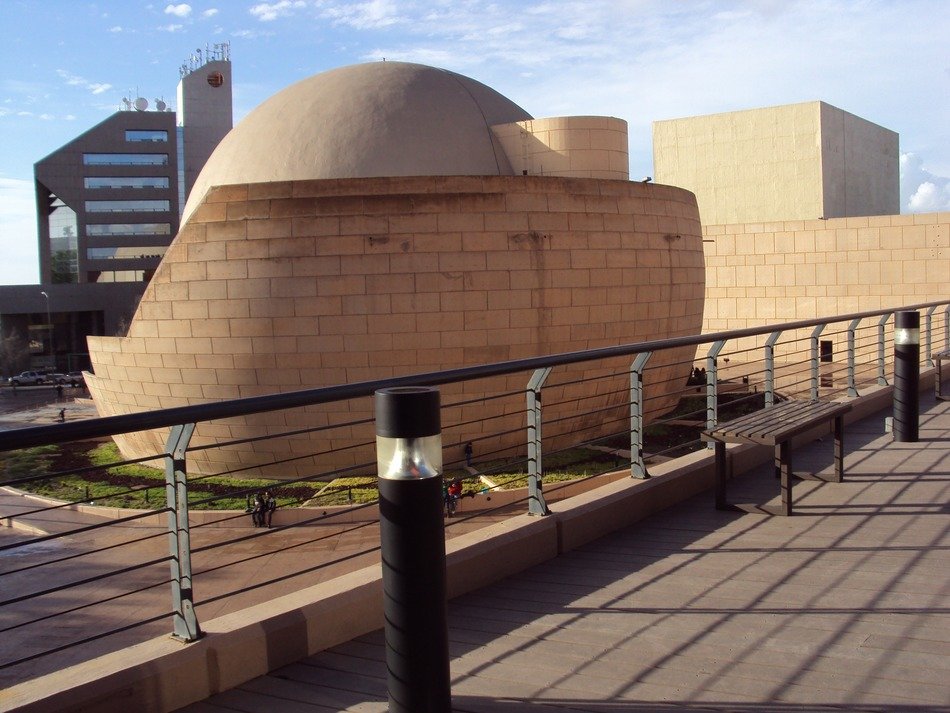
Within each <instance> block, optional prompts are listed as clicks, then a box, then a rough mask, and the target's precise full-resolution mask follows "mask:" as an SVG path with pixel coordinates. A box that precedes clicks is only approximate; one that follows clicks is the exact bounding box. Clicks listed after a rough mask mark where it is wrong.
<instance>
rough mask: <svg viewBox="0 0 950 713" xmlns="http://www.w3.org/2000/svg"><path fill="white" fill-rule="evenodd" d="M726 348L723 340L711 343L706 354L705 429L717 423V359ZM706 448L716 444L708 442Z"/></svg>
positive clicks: (713, 426)
mask: <svg viewBox="0 0 950 713" xmlns="http://www.w3.org/2000/svg"><path fill="white" fill-rule="evenodd" d="M724 346H726V342H725V340H721V341H718V342H713V345H712V346H711V347H709V352H707V354H706V428H707V429H713V428H715V427H716V424H717V423H719V368H718V366H717V361H716V360H717V358H718V357H719V352H721V351H722V348H723V347H724ZM706 447H707V448H710V449H712V448H715V447H716V444H715V443H713V442H709V443H707V444H706Z"/></svg>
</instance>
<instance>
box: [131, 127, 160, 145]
mask: <svg viewBox="0 0 950 713" xmlns="http://www.w3.org/2000/svg"><path fill="white" fill-rule="evenodd" d="M125 140H126V141H158V142H163V141H166V142H167V141H168V132H167V131H160V130H157V129H156V130H153V129H144V130H143V129H126V130H125Z"/></svg>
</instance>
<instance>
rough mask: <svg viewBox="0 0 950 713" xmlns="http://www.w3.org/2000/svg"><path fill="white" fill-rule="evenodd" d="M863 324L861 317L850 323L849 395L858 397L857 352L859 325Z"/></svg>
mask: <svg viewBox="0 0 950 713" xmlns="http://www.w3.org/2000/svg"><path fill="white" fill-rule="evenodd" d="M859 324H861V318H860V317H858V318H857V319H855V320H853V321H852V322H851V324H849V325H848V396H849V397H851V398H857V397H858V396H860V394H859V393H858V368H857V363H858V362H857V359H856V357H855V352H856V350H857V343H858V339H857V333H858V325H859Z"/></svg>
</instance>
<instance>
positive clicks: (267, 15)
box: [248, 0, 307, 22]
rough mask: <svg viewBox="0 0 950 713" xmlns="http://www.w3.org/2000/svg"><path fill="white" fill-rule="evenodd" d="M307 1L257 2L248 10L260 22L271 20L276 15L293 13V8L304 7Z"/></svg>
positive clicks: (275, 17) (284, 15)
mask: <svg viewBox="0 0 950 713" xmlns="http://www.w3.org/2000/svg"><path fill="white" fill-rule="evenodd" d="M306 6H307V3H305V2H304V1H303V0H278V2H273V3H266V2H262V3H258V4H257V5H254V6H253V7H251V9H250V10H248V12H249V13H251V15H253V16H254V17H256V18H257V19H258V20H260V21H261V22H271V21H272V20H276V19H277V18H278V17H286V16H288V15H293V14H294V11H295V10H299V9H300V8H303V7H306Z"/></svg>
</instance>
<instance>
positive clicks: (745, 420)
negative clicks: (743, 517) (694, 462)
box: [702, 401, 851, 515]
mask: <svg viewBox="0 0 950 713" xmlns="http://www.w3.org/2000/svg"><path fill="white" fill-rule="evenodd" d="M850 410H851V404H850V403H838V402H835V401H785V402H783V403H780V404H777V405H775V406H770V407H769V408H766V409H763V410H762V411H756V412H755V413H750V414H747V415H745V416H740V417H739V418H736V419H733V420H732V421H728V422H726V423H722V424H719V425H718V426H716V427H715V428H712V429H709V430H707V431H703V434H702V439H703V440H704V441H706V442H713V443H715V446H716V508H717V509H719V510H743V511H747V512H765V513H769V514H773V515H791V514H792V477H793V476H794V477H798V478H802V479H811V480H825V478H820V477H818V476H815V475H810V474H809V475H797V476H795V474H793V473H792V449H791V440H792V438H794V437H795V436H798V435H800V434H802V433H805V432H806V431H809V430H811V429H812V428H814V427H816V426H819V425H821V424H823V423H827V422H829V421H834V437H835V447H834V461H835V462H834V467H835V474H834V477H833V478H832V482H837V483H840V482H841V481H842V480H843V478H844V414H846V413H847V412H848V411H850ZM727 443H755V444H759V445H764V446H772V447H773V448H774V449H775V476H776V477H777V478H781V488H782V504H781V507H780V508H778V509H776V508H774V507H769V506H768V505H746V504H729V503H727V502H726V444H727Z"/></svg>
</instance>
